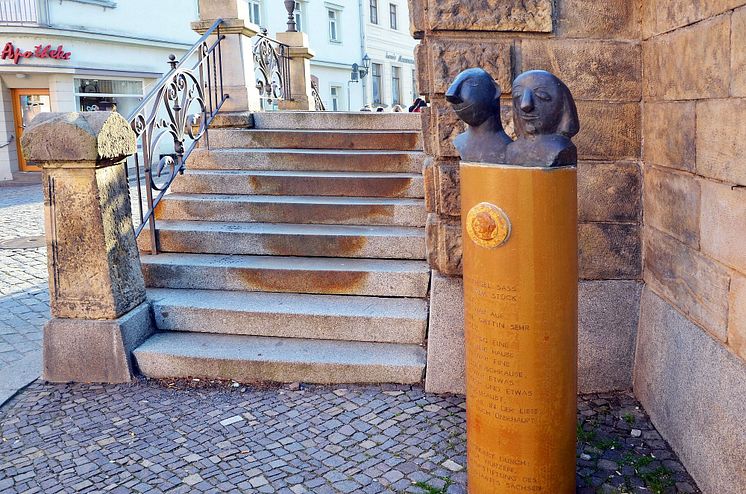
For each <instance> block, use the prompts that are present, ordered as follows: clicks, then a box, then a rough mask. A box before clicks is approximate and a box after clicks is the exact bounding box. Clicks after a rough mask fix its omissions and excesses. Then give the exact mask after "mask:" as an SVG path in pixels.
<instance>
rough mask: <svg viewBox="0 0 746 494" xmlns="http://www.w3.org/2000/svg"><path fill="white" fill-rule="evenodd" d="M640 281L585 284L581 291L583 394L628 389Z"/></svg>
mask: <svg viewBox="0 0 746 494" xmlns="http://www.w3.org/2000/svg"><path fill="white" fill-rule="evenodd" d="M641 290H642V283H640V282H638V281H619V280H608V281H583V282H580V284H579V287H578V389H579V392H580V393H597V392H603V391H610V390H617V389H629V388H631V387H632V366H633V364H634V357H635V337H636V336H637V322H638V319H639V314H640V292H641Z"/></svg>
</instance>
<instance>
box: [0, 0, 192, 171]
mask: <svg viewBox="0 0 746 494" xmlns="http://www.w3.org/2000/svg"><path fill="white" fill-rule="evenodd" d="M197 17H198V12H197V3H196V2H192V1H184V0H158V1H157V2H154V1H152V0H118V1H111V0H4V1H0V49H1V50H2V51H0V116H1V118H0V180H10V179H12V175H13V173H16V172H18V171H36V169H35V168H34V167H32V166H29V165H27V164H26V163H25V162H24V160H23V157H22V155H21V153H20V152H19V150H18V144H19V142H20V135H21V134H22V132H23V127H24V126H25V125H26V124H28V122H29V121H30V120H31V119H32V118H33V117H34V116H35V115H36V114H37V113H39V112H45V111H63V112H67V111H80V110H114V109H115V110H117V111H119V112H120V113H121V114H123V115H125V116H127V115H129V113H130V112H131V111H132V110H134V109H135V108H136V107H137V105H138V104H139V102H140V100H141V98H142V96H143V95H144V94H147V91H148V87H149V86H150V85H151V84H153V83H154V82H156V81H158V80H159V79H160V78H161V77H162V75H163V74H164V73H165V72H167V71H168V69H169V68H170V67H169V66H168V64H167V62H168V56H169V55H170V54H172V53H174V54H177V56H178V55H179V54H180V53H183V52H184V51H185V50H186V49H188V48H189V47H190V46H191V45H192V44H193V43H194V42H195V41H196V40H197V39H198V38H199V36H198V35H197V34H196V33H195V32H193V31H192V30H191V28H190V22H191V21H193V20H196V19H197Z"/></svg>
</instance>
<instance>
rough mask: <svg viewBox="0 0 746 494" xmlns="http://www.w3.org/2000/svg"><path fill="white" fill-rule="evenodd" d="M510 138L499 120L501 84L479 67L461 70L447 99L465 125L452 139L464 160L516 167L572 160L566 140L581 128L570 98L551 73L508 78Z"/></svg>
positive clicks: (572, 151)
mask: <svg viewBox="0 0 746 494" xmlns="http://www.w3.org/2000/svg"><path fill="white" fill-rule="evenodd" d="M512 94H513V121H514V125H515V130H516V134H517V137H518V138H517V140H516V141H515V142H513V141H511V139H510V138H509V137H508V136H507V134H505V131H504V130H503V127H502V123H501V122H500V88H499V87H498V86H497V84H495V82H494V80H493V79H492V77H491V76H490V75H489V74H488V73H487V72H486V71H484V70H483V69H467V70H465V71H463V72H461V73H460V74H459V75H458V76H456V79H455V80H454V81H453V83H452V84H451V87H450V88H448V91H447V92H446V100H448V101H449V102H450V103H451V104H452V105H453V109H454V111H455V112H456V114H457V115H458V117H459V118H460V119H461V120H463V121H464V122H466V123H467V124H469V128H468V130H467V131H466V132H465V133H463V134H459V135H458V136H457V137H456V138H455V139H454V141H453V142H454V145H455V146H456V149H457V150H458V152H459V154H460V155H461V159H462V160H464V161H481V162H487V163H505V164H511V165H520V166H544V167H551V166H563V165H575V164H576V163H577V149H576V148H575V145H574V144H573V143H572V141H571V139H572V137H573V136H575V135H576V134H577V133H578V132H579V131H580V123H579V121H578V112H577V109H576V108H575V101H574V100H573V98H572V94H570V90H569V89H568V88H567V86H566V85H565V84H564V83H563V82H562V81H561V80H560V79H559V78H558V77H557V76H555V75H554V74H551V73H549V72H546V71H544V70H530V71H528V72H524V73H523V74H521V75H519V76H518V77H517V78H516V79H515V81H514V82H513V91H512Z"/></svg>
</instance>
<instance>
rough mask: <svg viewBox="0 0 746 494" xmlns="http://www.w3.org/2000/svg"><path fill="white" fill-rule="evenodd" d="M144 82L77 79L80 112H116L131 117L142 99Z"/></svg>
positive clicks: (76, 96) (76, 91)
mask: <svg viewBox="0 0 746 494" xmlns="http://www.w3.org/2000/svg"><path fill="white" fill-rule="evenodd" d="M142 91H143V82H142V81H138V80H124V79H114V80H112V79H75V101H76V104H77V106H78V108H79V109H80V111H116V112H119V113H120V114H121V115H123V116H124V117H125V118H127V117H129V115H130V113H132V112H133V111H134V110H135V108H137V105H139V104H140V100H141V99H142V96H143V94H142Z"/></svg>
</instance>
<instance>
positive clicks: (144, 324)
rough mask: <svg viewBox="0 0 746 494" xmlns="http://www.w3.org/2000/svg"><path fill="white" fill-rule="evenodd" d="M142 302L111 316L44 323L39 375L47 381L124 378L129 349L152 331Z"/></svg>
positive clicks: (128, 371)
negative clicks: (123, 313) (99, 318)
mask: <svg viewBox="0 0 746 494" xmlns="http://www.w3.org/2000/svg"><path fill="white" fill-rule="evenodd" d="M153 330H154V325H153V323H152V316H151V313H150V305H149V304H148V302H143V303H142V304H140V305H139V306H137V307H136V308H134V309H133V310H131V311H130V312H128V313H127V314H125V315H123V316H121V317H119V318H118V319H115V320H90V319H59V318H53V319H51V320H50V321H49V322H48V323H47V324H46V325H45V326H44V343H43V352H44V367H43V375H42V377H43V378H44V380H46V381H50V382H69V381H76V382H105V383H121V382H128V381H130V380H131V379H132V376H133V367H132V359H131V352H132V350H134V349H135V348H136V347H137V346H138V345H140V344H141V343H142V342H143V341H145V339H147V338H148V336H150V335H151V334H152V332H153Z"/></svg>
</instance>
